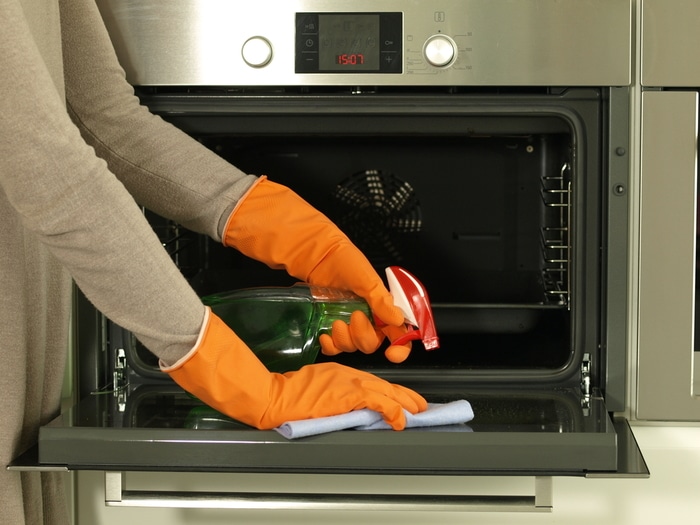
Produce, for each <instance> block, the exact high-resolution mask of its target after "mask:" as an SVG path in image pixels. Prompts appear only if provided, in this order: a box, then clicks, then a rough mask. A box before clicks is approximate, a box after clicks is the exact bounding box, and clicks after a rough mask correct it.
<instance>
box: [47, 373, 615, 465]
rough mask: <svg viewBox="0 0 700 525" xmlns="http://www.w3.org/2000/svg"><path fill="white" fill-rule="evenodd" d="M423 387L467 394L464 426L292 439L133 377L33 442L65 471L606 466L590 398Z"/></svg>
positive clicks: (607, 427) (604, 443) (598, 412)
mask: <svg viewBox="0 0 700 525" xmlns="http://www.w3.org/2000/svg"><path fill="white" fill-rule="evenodd" d="M424 394H425V395H426V396H427V397H428V398H429V399H430V400H431V401H435V402H442V401H449V400H453V399H458V398H464V399H468V400H470V402H471V404H472V406H473V409H474V412H475V414H476V417H475V419H474V420H473V421H471V422H469V423H468V424H462V425H451V426H446V427H430V428H424V429H408V430H404V431H402V432H394V431H390V430H389V431H383V430H378V431H373V430H368V431H360V430H346V431H340V432H333V433H328V434H322V435H317V436H312V437H306V438H301V439H298V440H288V439H286V438H284V437H282V436H281V435H280V434H278V433H277V432H276V431H273V430H270V431H260V430H256V429H253V428H250V427H247V426H245V425H243V424H241V423H238V422H236V421H233V420H231V419H229V418H227V417H225V416H223V415H221V414H220V413H218V412H216V411H214V410H212V409H210V408H208V407H207V406H205V405H202V404H201V403H199V402H198V401H197V400H195V399H192V398H191V397H190V396H189V395H187V394H186V393H184V392H183V391H182V390H180V389H179V388H177V387H175V386H172V385H170V386H164V385H161V386H155V385H143V386H141V387H139V388H137V389H135V390H134V391H133V392H131V394H130V395H129V398H128V402H127V403H126V404H121V403H120V402H119V401H118V396H117V397H115V395H114V394H113V393H103V394H101V395H92V396H88V397H87V398H86V399H84V400H83V401H82V403H80V404H79V405H78V406H76V407H74V408H73V409H71V410H69V411H68V412H67V413H65V414H63V415H62V416H61V417H59V418H58V419H56V420H55V421H53V422H52V423H51V424H49V425H47V426H45V427H43V428H42V429H41V433H40V441H39V462H40V464H42V465H65V466H67V467H68V468H69V469H98V470H110V469H112V470H158V471H163V470H178V471H227V472H234V471H241V472H281V473H282V472H301V471H303V472H318V473H323V472H333V473H369V474H434V475H441V474H443V475H448V474H473V473H478V472H491V473H520V474H523V475H525V474H528V473H532V472H536V473H538V474H552V475H585V474H588V473H590V472H610V473H613V472H617V471H618V450H617V433H616V429H615V426H614V425H613V421H612V419H611V418H610V417H609V415H608V413H607V411H606V409H605V405H604V403H603V401H602V399H601V398H600V397H595V398H593V399H592V400H590V402H587V403H586V404H585V405H586V406H585V407H582V399H581V395H580V393H578V392H575V391H568V390H554V391H546V390H539V391H538V390H532V391H523V390H518V391H511V392H507V391H503V390H484V391H479V390H464V391H461V392H452V393H450V394H445V393H437V394H435V393H430V392H425V391H424Z"/></svg>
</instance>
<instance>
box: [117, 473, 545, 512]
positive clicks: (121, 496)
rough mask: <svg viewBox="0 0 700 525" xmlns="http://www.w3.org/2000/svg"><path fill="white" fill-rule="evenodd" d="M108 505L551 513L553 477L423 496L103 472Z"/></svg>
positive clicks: (539, 477) (538, 477)
mask: <svg viewBox="0 0 700 525" xmlns="http://www.w3.org/2000/svg"><path fill="white" fill-rule="evenodd" d="M105 505H107V506H111V507H166V508H201V509H241V510H243V509H246V510H253V509H259V510H346V511H347V510H388V511H452V512H464V511H470V512H551V510H552V478H551V476H536V477H535V494H534V495H527V496H513V495H508V496H495V495H421V494H328V493H277V492H267V493H266V492H195V491H190V492H187V491H184V492H182V491H158V490H155V491H154V490H127V489H126V487H125V480H124V472H105Z"/></svg>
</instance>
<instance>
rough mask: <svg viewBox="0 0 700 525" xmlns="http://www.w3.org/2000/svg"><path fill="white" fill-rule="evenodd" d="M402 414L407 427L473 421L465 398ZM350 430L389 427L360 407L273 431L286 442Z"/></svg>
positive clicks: (472, 414)
mask: <svg viewBox="0 0 700 525" xmlns="http://www.w3.org/2000/svg"><path fill="white" fill-rule="evenodd" d="M405 412H406V428H419V427H436V426H446V425H460V424H463V423H467V422H468V421H471V420H472V419H474V411H473V410H472V406H471V404H470V403H469V402H468V401H466V400H464V399H460V400H458V401H452V402H450V403H429V404H428V409H427V410H425V411H423V412H419V413H418V414H411V413H410V412H408V411H405ZM349 429H353V430H388V429H391V427H390V426H389V424H388V423H386V422H385V421H384V419H382V415H381V414H380V413H379V412H375V411H374V410H370V409H368V408H363V409H361V410H353V411H352V412H348V413H347V414H340V415H337V416H330V417H319V418H312V419H303V420H299V421H289V422H287V423H284V424H283V425H281V426H279V427H277V428H276V429H275V430H276V431H277V432H279V433H280V434H282V435H283V436H284V437H286V438H287V439H298V438H302V437H308V436H314V435H317V434H325V433H327V432H335V431H337V430H349Z"/></svg>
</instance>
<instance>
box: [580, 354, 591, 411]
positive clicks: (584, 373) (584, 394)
mask: <svg viewBox="0 0 700 525" xmlns="http://www.w3.org/2000/svg"><path fill="white" fill-rule="evenodd" d="M581 406H582V407H583V409H584V411H586V410H588V409H589V408H590V407H591V354H588V353H586V354H583V360H582V361H581Z"/></svg>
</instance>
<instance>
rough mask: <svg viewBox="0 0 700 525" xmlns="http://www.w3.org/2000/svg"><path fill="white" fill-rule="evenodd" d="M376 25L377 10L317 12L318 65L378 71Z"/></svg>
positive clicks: (336, 68) (330, 69) (328, 68)
mask: <svg viewBox="0 0 700 525" xmlns="http://www.w3.org/2000/svg"><path fill="white" fill-rule="evenodd" d="M379 28H380V23H379V15H376V14H347V13H346V14H320V15H319V16H318V40H319V53H318V65H319V69H320V70H321V71H345V70H359V71H379V55H380V43H379V42H380V41H379V36H380V33H379Z"/></svg>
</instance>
